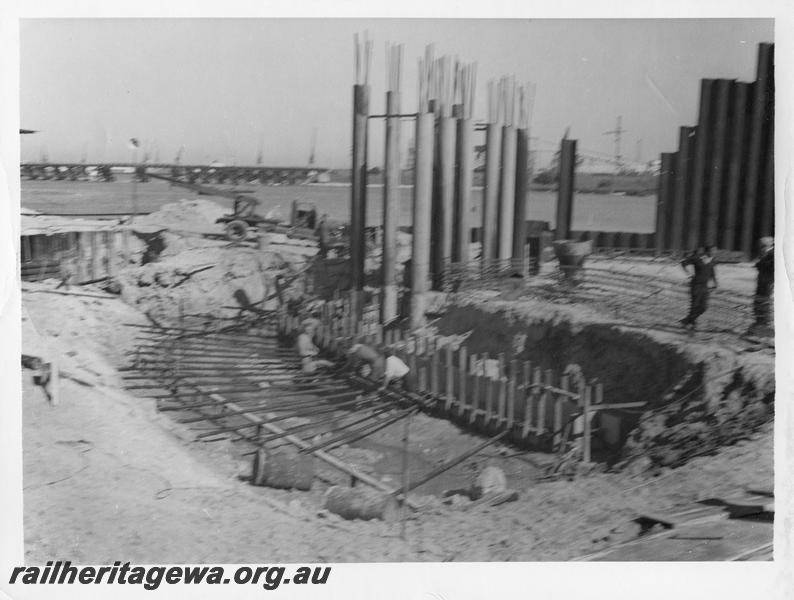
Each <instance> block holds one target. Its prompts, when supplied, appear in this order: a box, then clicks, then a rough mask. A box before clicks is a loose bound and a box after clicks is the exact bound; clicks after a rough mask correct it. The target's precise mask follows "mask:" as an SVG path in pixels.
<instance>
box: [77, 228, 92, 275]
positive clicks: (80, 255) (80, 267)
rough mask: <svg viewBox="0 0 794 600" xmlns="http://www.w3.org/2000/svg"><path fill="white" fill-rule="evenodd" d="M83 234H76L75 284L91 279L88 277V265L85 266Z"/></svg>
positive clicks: (85, 255) (85, 252) (85, 242)
mask: <svg viewBox="0 0 794 600" xmlns="http://www.w3.org/2000/svg"><path fill="white" fill-rule="evenodd" d="M85 236H86V233H85V232H78V233H77V273H76V275H77V282H78V283H81V282H83V281H88V280H89V279H91V278H90V277H89V276H88V264H87V260H88V259H87V252H88V250H87V240H86V238H85Z"/></svg>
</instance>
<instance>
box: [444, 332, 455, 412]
mask: <svg viewBox="0 0 794 600" xmlns="http://www.w3.org/2000/svg"><path fill="white" fill-rule="evenodd" d="M454 352H455V351H454V350H453V349H452V345H447V347H446V348H445V360H444V379H445V383H444V395H445V402H444V409H445V410H447V411H449V409H450V408H451V407H452V401H453V400H454V399H455V355H454Z"/></svg>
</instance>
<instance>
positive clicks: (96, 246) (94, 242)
mask: <svg viewBox="0 0 794 600" xmlns="http://www.w3.org/2000/svg"><path fill="white" fill-rule="evenodd" d="M103 233H104V232H101V231H94V232H92V234H91V273H92V275H91V278H92V279H99V278H100V277H104V276H105V275H107V271H106V270H105V268H104V267H105V261H104V253H103V252H102V251H103V249H104V248H103V247H102V235H103Z"/></svg>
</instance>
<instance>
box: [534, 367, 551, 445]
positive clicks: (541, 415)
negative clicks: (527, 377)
mask: <svg viewBox="0 0 794 600" xmlns="http://www.w3.org/2000/svg"><path fill="white" fill-rule="evenodd" d="M546 372H548V369H547V370H546ZM532 379H533V380H532V383H535V384H538V385H539V386H541V387H540V394H539V399H538V421H537V424H536V427H535V429H536V432H537V434H538V435H543V433H544V432H545V431H546V410H547V405H548V398H549V392H548V390H546V389H545V388H543V387H542V385H541V384H542V383H543V380H544V373H543V371H542V370H541V368H540V367H536V368H535V376H534V377H533V378H532Z"/></svg>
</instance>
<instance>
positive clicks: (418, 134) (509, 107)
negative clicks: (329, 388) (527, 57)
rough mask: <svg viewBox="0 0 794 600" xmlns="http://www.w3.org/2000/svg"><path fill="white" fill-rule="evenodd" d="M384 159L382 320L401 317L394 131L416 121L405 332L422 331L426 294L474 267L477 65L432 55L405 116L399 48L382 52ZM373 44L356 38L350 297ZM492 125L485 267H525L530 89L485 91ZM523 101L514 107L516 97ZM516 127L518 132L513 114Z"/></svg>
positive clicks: (358, 239)
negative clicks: (413, 108)
mask: <svg viewBox="0 0 794 600" xmlns="http://www.w3.org/2000/svg"><path fill="white" fill-rule="evenodd" d="M386 56H387V61H386V64H387V92H386V113H385V115H383V116H384V117H385V120H386V142H385V143H386V151H385V158H384V167H385V168H384V174H385V178H384V192H383V254H382V256H383V259H382V265H383V266H382V269H383V296H382V298H383V300H382V304H381V320H382V322H383V323H388V322H390V321H392V320H393V319H395V318H396V317H397V316H398V312H399V309H398V301H397V296H398V292H397V290H398V282H397V277H396V272H397V270H396V258H397V229H398V221H399V215H400V195H399V186H400V175H401V169H400V164H401V162H400V123H401V120H402V119H404V118H406V117H410V118H413V119H414V121H415V127H416V129H415V146H414V153H413V154H414V155H413V158H414V161H413V166H414V189H413V198H412V215H413V217H412V249H411V268H410V278H409V281H408V282H407V283H408V284H409V286H410V290H411V297H410V298H411V301H410V324H411V327H412V328H416V327H421V326H422V325H423V323H424V316H425V309H426V302H427V292H428V291H429V290H430V289H431V288H432V289H435V290H443V289H444V288H445V287H446V284H447V283H448V277H447V276H448V274H449V272H450V269H451V267H452V266H453V265H461V266H466V265H468V263H469V262H470V260H471V256H470V249H469V248H470V246H469V244H470V241H471V225H472V223H471V217H470V215H471V207H472V198H471V194H472V179H473V171H474V143H473V142H474V139H473V138H474V124H473V120H472V115H473V108H474V97H475V84H476V65H475V64H461V63H458V62H457V61H455V62H454V63H453V61H452V60H450V59H449V57H441V58H438V59H436V58H434V56H433V47H432V46H428V47H427V48H426V51H425V55H424V57H422V58H420V59H419V73H418V75H419V86H418V95H419V101H418V109H417V112H416V113H415V114H411V115H403V114H401V113H400V110H401V106H400V104H401V102H400V100H401V98H400V85H401V71H402V47H401V46H397V45H387V48H386ZM370 60H371V43H370V42H369V41H367V40H364V41H363V42H360V41H359V39H358V37H356V84H355V86H354V90H353V168H352V192H351V262H352V281H353V289H355V290H361V289H363V287H364V261H365V258H366V257H365V249H366V242H365V230H364V227H365V223H366V205H367V199H366V191H367V188H366V185H367V137H368V136H367V134H368V131H367V124H368V120H369V119H370V118H373V117H372V116H370V115H369V95H370V93H369V92H370V89H369V84H368V81H369V76H368V72H369V64H370ZM491 89H492V92H491V96H492V97H491V99H490V101H491V105H492V110H493V118H492V119H491V120H490V121H491V122H489V124H488V125H487V126H486V131H487V133H486V137H487V146H488V148H487V152H486V156H487V158H486V165H487V166H486V171H487V174H486V184H485V188H486V189H485V194H484V199H483V203H484V207H483V211H482V213H483V223H482V224H483V234H482V240H483V252H482V264H483V265H484V266H490V264H491V263H493V262H494V260H499V261H510V259H512V258H514V257H515V258H518V259H521V258H523V253H524V241H525V237H526V236H525V222H526V193H527V183H528V176H527V166H528V155H529V136H528V126H529V114H530V111H531V103H532V90H531V89H527V90H525V89H524V88H523V87H522V88H520V89H519V90H517V89H516V85H515V82H514V80H512V79H508V78H503V79H502V80H501V81H500V82H499V84H498V87H497V86H495V85H494V84H493V83H492V84H491ZM517 92H518V96H519V97H520V101H519V102H517V101H516V97H517ZM517 110H518V113H519V115H520V116H519V118H518V123H517V125H518V126H517V127H516V118H515V115H516V111H517Z"/></svg>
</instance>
